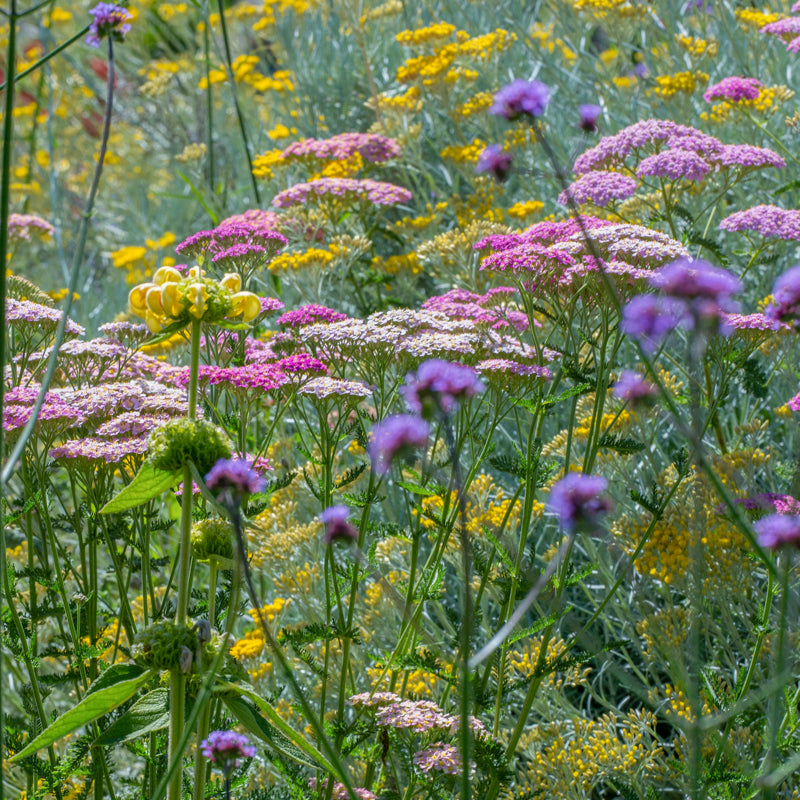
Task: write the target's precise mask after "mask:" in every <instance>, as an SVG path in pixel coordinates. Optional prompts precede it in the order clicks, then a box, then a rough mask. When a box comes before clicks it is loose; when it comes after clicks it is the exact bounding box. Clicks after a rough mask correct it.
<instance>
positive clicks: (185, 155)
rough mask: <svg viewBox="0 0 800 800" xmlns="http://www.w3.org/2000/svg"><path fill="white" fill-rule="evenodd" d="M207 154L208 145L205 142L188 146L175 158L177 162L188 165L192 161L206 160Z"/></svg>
mask: <svg viewBox="0 0 800 800" xmlns="http://www.w3.org/2000/svg"><path fill="white" fill-rule="evenodd" d="M207 152H208V145H206V143H205V142H192V143H191V144H187V145H186V147H184V148H183V151H182V152H180V153H178V155H177V156H175V160H176V161H179V162H180V163H181V164H187V163H189V162H190V161H200V159H202V158H205V155H206V153H207Z"/></svg>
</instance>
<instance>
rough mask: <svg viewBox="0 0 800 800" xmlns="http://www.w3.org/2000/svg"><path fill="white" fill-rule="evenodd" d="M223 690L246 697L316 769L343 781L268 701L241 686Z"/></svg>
mask: <svg viewBox="0 0 800 800" xmlns="http://www.w3.org/2000/svg"><path fill="white" fill-rule="evenodd" d="M221 688H222V689H223V690H225V691H227V692H235V693H236V694H239V695H241V696H242V697H246V698H247V699H248V700H252V702H253V703H255V705H256V706H257V707H258V708H259V710H260V711H262V712H263V714H264V716H266V718H267V720H268V721H269V722H271V723H272V724H273V725H274V726H275V727H276V728H277V729H278V730H279V731H280V732H281V733H282V734H283V735H284V736H285V737H286V738H287V739H288V740H289V741H290V742H291V743H292V744H293V745H294V746H295V747H297V748H298V749H299V750H301V751H302V752H303V753H304V754H305V755H306V756H308V757H309V758H311V759H312V761H313V762H314V765H315V767H317V768H318V767H322V769H324V770H325V771H326V772H327V773H328V774H329V775H334V776H335V777H336V778H338V779H339V780H341V779H342V776H341V775H340V774H339V770H338V769H336V767H335V766H333V764H331V763H330V761H328V759H327V758H325V756H323V755H322V753H320V752H319V750H317V748H316V747H314V745H312V744H311V743H310V742H307V741H306V740H305V738H304V737H303V736H302V734H300V733H298V732H297V731H296V730H294V728H292V726H291V725H289V724H288V723H287V722H286V721H285V720H283V719H282V718H281V716H280V714H278V712H277V711H276V710H275V709H274V708H273V707H272V706H271V705H270V704H269V703H268V702H267V701H266V700H264V699H263V698H262V697H259V696H258V695H257V694H256V693H255V692H254V691H252V690H251V689H248V688H247V687H245V686H241V685H239V684H233V683H224V684H222V686H221ZM228 699H229V698H228V697H224V698H223V700H224V701H225V703H226V704H227V703H228ZM231 710H232V709H231ZM253 733H255V731H253ZM257 735H261V734H257Z"/></svg>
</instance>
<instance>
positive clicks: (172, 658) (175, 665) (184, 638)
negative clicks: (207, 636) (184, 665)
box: [133, 620, 198, 670]
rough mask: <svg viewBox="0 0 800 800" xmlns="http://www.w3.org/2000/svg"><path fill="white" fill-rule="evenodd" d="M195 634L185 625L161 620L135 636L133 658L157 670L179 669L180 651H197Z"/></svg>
mask: <svg viewBox="0 0 800 800" xmlns="http://www.w3.org/2000/svg"><path fill="white" fill-rule="evenodd" d="M197 645H198V642H197V634H196V633H195V632H194V631H193V630H192V629H191V628H190V627H188V626H187V625H179V624H177V623H175V622H173V621H172V620H162V621H161V622H156V623H154V624H153V625H150V627H148V628H145V629H144V630H143V631H141V632H140V633H139V634H138V635H137V636H136V641H135V643H134V645H133V657H134V659H135V660H136V661H137V662H138V663H139V664H142V665H143V666H146V667H150V668H151V669H159V670H178V669H180V668H181V650H182V648H184V647H187V648H188V649H189V650H191V652H192V653H194V652H195V651H196V650H197Z"/></svg>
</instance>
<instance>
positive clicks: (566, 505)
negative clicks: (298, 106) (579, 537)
mask: <svg viewBox="0 0 800 800" xmlns="http://www.w3.org/2000/svg"><path fill="white" fill-rule="evenodd" d="M607 488H608V481H606V479H605V478H603V477H601V476H600V475H582V474H580V473H578V472H570V473H569V475H567V476H565V477H564V478H562V479H561V480H560V481H558V483H556V484H555V485H554V486H553V488H552V489H551V490H550V497H549V499H548V501H547V509H548V511H550V512H551V513H552V514H555V516H556V517H557V518H558V521H559V524H560V525H561V527H562V528H564V530H566V531H569V532H572V531H578V532H582V533H584V532H585V533H592V534H594V533H596V532H597V530H598V527H599V523H600V520H601V519H602V517H603V516H605V515H606V514H607V513H608V512H609V511H611V510H612V509H613V504H612V502H611V500H610V499H609V498H608V497H606V496H604V494H603V493H604V492H605V491H606V489H607Z"/></svg>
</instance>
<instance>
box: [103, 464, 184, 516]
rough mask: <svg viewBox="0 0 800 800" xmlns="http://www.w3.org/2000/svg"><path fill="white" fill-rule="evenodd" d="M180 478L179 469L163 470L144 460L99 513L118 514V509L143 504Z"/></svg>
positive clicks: (170, 486) (124, 509)
mask: <svg viewBox="0 0 800 800" xmlns="http://www.w3.org/2000/svg"><path fill="white" fill-rule="evenodd" d="M180 479H181V473H180V470H177V471H175V472H164V470H162V469H156V468H155V467H154V466H153V465H152V464H151V463H150V462H149V461H145V462H144V464H142V468H141V469H140V470H139V471H138V472H137V473H136V477H135V478H134V479H133V480H132V481H131V482H130V483H129V484H128V485H127V486H126V487H125V488H124V489H123V490H122V491H121V492H120V493H119V494H118V495H117V496H116V497H112V498H111V499H110V500H109V501H108V502H107V503H106V504H105V505H104V506H103V507H102V508H101V509H100V513H101V514H118V513H119V512H120V511H126V510H127V509H129V508H135V507H136V506H140V505H143V504H144V503H146V502H147V501H148V500H152V499H153V498H154V497H158V496H159V495H160V494H161V493H162V492H165V491H166V490H167V489H171V488H172V487H173V486H174V485H175V484H176V483H178V481H180Z"/></svg>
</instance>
